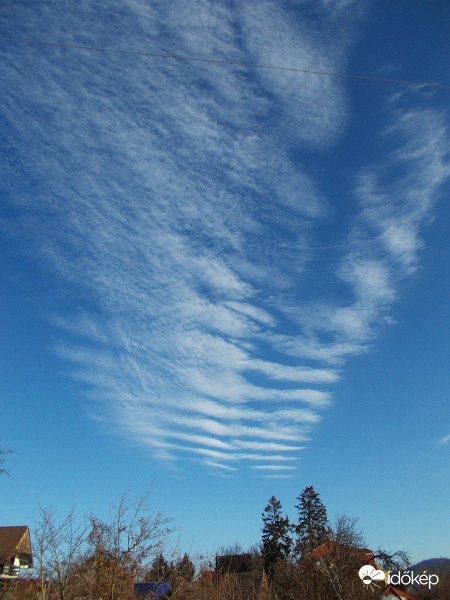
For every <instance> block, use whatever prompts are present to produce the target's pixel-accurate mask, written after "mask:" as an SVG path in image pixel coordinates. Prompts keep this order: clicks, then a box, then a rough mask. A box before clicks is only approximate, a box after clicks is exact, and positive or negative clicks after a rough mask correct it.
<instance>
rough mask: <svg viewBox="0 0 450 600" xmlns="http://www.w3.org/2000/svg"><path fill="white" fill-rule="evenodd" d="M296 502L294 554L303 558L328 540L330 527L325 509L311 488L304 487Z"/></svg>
mask: <svg viewBox="0 0 450 600" xmlns="http://www.w3.org/2000/svg"><path fill="white" fill-rule="evenodd" d="M297 500H298V501H299V503H298V504H296V505H295V508H296V509H297V510H298V523H297V525H296V526H294V531H295V534H296V540H295V547H294V553H295V554H296V555H298V556H304V555H305V554H307V553H308V552H312V551H313V550H314V549H315V548H317V546H320V545H321V544H323V543H324V542H326V541H327V539H329V538H330V526H329V524H328V517H327V509H326V508H325V505H324V504H323V502H322V500H321V499H320V497H319V494H318V493H317V492H316V491H315V490H314V487H313V486H309V487H306V488H305V489H304V490H303V492H302V493H301V494H300V495H299V496H298V497H297Z"/></svg>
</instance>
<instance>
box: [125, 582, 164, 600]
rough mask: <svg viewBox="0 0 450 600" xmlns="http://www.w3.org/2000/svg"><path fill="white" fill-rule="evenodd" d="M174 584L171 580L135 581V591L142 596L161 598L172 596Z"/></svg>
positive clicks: (157, 599) (154, 599) (156, 599)
mask: <svg viewBox="0 0 450 600" xmlns="http://www.w3.org/2000/svg"><path fill="white" fill-rule="evenodd" d="M171 589H172V584H171V583H170V581H150V582H149V583H135V584H134V593H135V594H136V595H137V596H139V597H140V598H152V599H153V600H159V599H160V598H164V597H167V596H170V592H171Z"/></svg>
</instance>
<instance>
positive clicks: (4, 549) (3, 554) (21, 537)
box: [0, 525, 33, 566]
mask: <svg viewBox="0 0 450 600" xmlns="http://www.w3.org/2000/svg"><path fill="white" fill-rule="evenodd" d="M13 556H18V557H19V558H20V561H21V562H23V563H26V564H27V565H28V566H32V565H33V556H32V552H31V540H30V530H29V529H28V527H27V526H26V525H11V526H7V527H0V562H3V561H10V560H11V558H12V557H13Z"/></svg>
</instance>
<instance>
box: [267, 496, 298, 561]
mask: <svg viewBox="0 0 450 600" xmlns="http://www.w3.org/2000/svg"><path fill="white" fill-rule="evenodd" d="M281 511H282V507H281V502H280V501H279V500H277V499H276V498H275V496H272V497H271V498H270V500H269V503H268V504H267V506H266V508H265V509H264V512H263V513H262V515H261V516H262V520H263V522H264V527H263V530H262V532H263V535H262V544H263V550H262V555H263V567H264V570H265V571H266V572H267V573H270V572H271V571H273V569H274V568H275V567H276V566H277V565H278V564H279V563H280V562H282V561H283V560H285V559H286V558H288V556H289V555H290V552H291V548H292V538H291V537H290V536H289V533H290V530H291V526H290V524H289V519H288V517H287V516H286V517H283V515H282V513H281Z"/></svg>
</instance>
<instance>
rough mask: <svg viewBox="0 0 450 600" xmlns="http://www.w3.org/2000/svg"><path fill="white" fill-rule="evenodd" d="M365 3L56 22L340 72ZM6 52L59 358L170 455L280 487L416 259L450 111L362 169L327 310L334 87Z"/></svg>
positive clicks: (109, 419)
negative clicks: (334, 387)
mask: <svg viewBox="0 0 450 600" xmlns="http://www.w3.org/2000/svg"><path fill="white" fill-rule="evenodd" d="M363 4H364V3H360V2H358V3H356V4H355V3H351V2H346V3H335V2H330V1H329V2H325V1H324V2H321V3H317V10H320V11H321V16H322V18H321V21H320V22H321V25H320V28H316V29H314V30H313V29H311V28H308V27H307V25H308V19H307V17H306V16H304V17H303V16H302V13H301V10H300V9H299V8H298V7H297V8H295V10H296V11H297V12H296V18H295V19H292V18H290V15H289V11H287V10H286V9H283V8H282V7H280V6H279V4H278V3H276V2H268V1H267V2H266V1H265V2H262V3H259V4H258V7H257V8H256V7H252V5H250V4H248V5H245V6H242V7H240V8H239V9H236V10H232V9H231V8H230V7H229V6H228V5H227V4H226V3H220V2H214V3H210V2H206V1H204V2H199V3H197V4H196V10H195V11H193V9H192V7H190V6H189V5H188V4H186V3H181V2H172V3H169V4H167V3H163V2H152V3H150V5H149V3H147V2H144V1H135V2H131V3H127V7H126V9H124V10H125V15H124V17H123V19H122V21H121V28H120V31H121V34H120V35H119V37H115V36H116V34H117V29H116V28H115V27H114V18H115V17H114V15H112V16H110V17H109V19H108V18H106V16H105V15H104V14H103V12H102V10H103V9H102V8H101V7H96V8H95V7H94V8H92V7H91V9H89V10H91V12H89V10H88V12H86V13H84V12H82V11H81V12H80V11H73V12H71V11H69V12H67V11H65V12H64V18H63V19H62V16H61V14H60V12H59V11H60V8H58V3H56V2H48V6H49V7H50V9H51V10H50V12H52V14H54V15H55V29H54V31H53V35H54V36H56V37H55V38H54V39H55V41H58V40H60V39H63V41H64V42H67V43H68V42H73V43H85V44H87V45H96V46H101V45H103V46H105V47H111V46H116V47H117V46H121V45H122V46H123V47H125V46H127V47H128V46H129V43H130V42H129V40H133V44H134V47H135V48H136V49H141V48H142V49H143V50H148V49H149V44H151V46H152V47H151V50H154V51H160V52H166V53H170V54H180V55H194V56H209V57H213V58H217V59H222V58H224V59H225V58H226V59H231V60H239V61H242V62H256V63H264V64H274V65H276V64H283V65H292V66H294V67H298V68H314V69H317V70H338V71H339V70H342V69H340V66H341V65H342V64H343V63H344V62H345V59H346V56H347V53H348V51H349V48H350V47H351V43H352V33H351V32H352V30H353V25H354V24H355V23H357V20H358V18H359V16H360V15H359V13H358V11H360V10H363V9H362V8H361V6H362V5H363ZM357 7H360V8H358V9H357ZM291 9H292V10H294V7H291ZM58 16H59V18H56V17H58ZM19 17H20V19H21V22H22V24H21V26H23V27H24V31H26V33H27V35H29V37H31V38H33V37H35V38H45V37H46V35H45V31H46V30H45V28H44V23H43V20H42V17H40V16H39V15H38V14H37V13H36V11H35V9H34V8H33V7H32V6H30V7H26V6H22V7H20V9H18V13H17V18H19ZM349 19H350V21H349ZM111 20H112V21H111ZM100 21H102V23H103V24H104V26H103V27H100V25H99V23H100ZM86 22H89V25H90V27H89V28H88V29H86V28H85V27H84V25H85V23H86ZM337 23H340V27H339V28H338V29H337V30H336V24H337ZM345 23H347V25H345ZM352 24H353V25H352ZM68 31H70V33H67V32H68ZM87 31H89V32H90V33H87ZM335 31H338V33H334V32H335ZM111 32H114V35H113V34H112V33H111ZM67 35H69V37H70V39H68V38H67ZM121 36H123V37H121ZM94 39H95V44H94V43H93V42H92V40H94ZM0 51H2V52H4V49H2V48H0ZM14 52H15V53H16V54H15V57H16V59H17V60H20V64H21V69H20V70H19V69H18V68H17V60H14V61H11V60H8V57H7V56H4V58H5V60H4V65H5V69H4V71H5V78H6V80H7V81H8V84H9V89H11V90H14V94H15V95H14V97H11V98H10V99H9V100H7V101H6V102H5V105H4V108H3V111H4V113H5V115H6V117H7V121H8V124H9V125H8V129H7V131H6V137H7V139H8V143H9V144H10V145H11V147H13V148H14V152H13V154H12V156H13V157H14V160H15V161H16V164H17V165H19V166H21V168H22V169H23V171H24V173H25V175H24V177H23V179H22V180H21V181H20V182H17V181H15V182H10V183H8V182H9V181H10V180H9V179H8V177H7V175H9V174H10V171H9V170H7V169H10V168H11V165H8V164H6V163H4V165H3V173H2V175H4V177H3V181H4V183H3V186H4V187H5V189H6V192H7V196H9V197H10V198H11V200H10V204H11V206H12V207H13V209H14V211H15V221H14V224H13V226H12V229H14V230H15V231H16V235H17V236H18V237H20V239H21V241H22V244H23V246H24V247H25V253H28V255H30V254H33V255H34V257H35V258H36V260H37V261H38V263H39V264H40V266H42V267H43V268H44V269H45V270H46V272H47V273H48V272H50V273H51V275H52V277H56V278H57V283H58V287H59V288H60V292H59V297H58V298H57V299H56V300H55V301H54V307H52V309H50V310H49V312H53V313H54V315H56V316H53V317H52V318H53V320H54V323H56V324H57V325H58V327H59V328H60V331H61V332H62V337H63V339H62V340H61V342H60V343H58V344H56V345H55V351H56V352H57V353H58V354H59V356H60V357H62V358H63V359H64V360H65V361H66V362H67V364H68V365H69V367H68V370H69V374H70V375H71V376H72V377H74V378H76V379H77V380H79V381H81V382H83V383H84V384H86V386H87V387H88V390H89V396H90V397H91V398H92V401H93V405H92V407H91V412H92V413H93V414H94V415H95V417H96V418H97V419H99V420H101V421H102V422H104V423H106V424H108V425H109V426H111V427H113V428H114V429H115V430H116V431H118V432H119V433H121V434H122V435H125V436H126V437H127V438H128V439H131V440H133V441H137V442H138V443H139V444H145V445H147V446H149V447H151V448H152V450H153V451H154V452H155V453H156V454H157V455H158V456H161V457H163V458H166V459H170V458H178V457H180V456H190V457H191V458H193V459H196V460H198V461H200V462H201V463H202V464H204V465H205V466H207V467H211V468H212V467H215V468H216V469H217V470H218V471H224V472H227V471H229V472H232V471H234V470H235V469H237V468H238V465H239V466H242V465H244V466H247V467H254V468H252V472H255V473H256V472H257V473H260V472H261V473H262V474H263V475H264V476H267V477H272V476H276V477H284V476H289V475H287V474H284V473H283V472H284V471H289V472H290V471H292V470H293V469H294V468H295V464H296V461H297V460H298V458H299V453H300V452H301V450H302V449H303V448H304V443H305V442H307V441H308V439H309V437H310V435H311V429H312V428H313V426H314V425H315V424H316V423H318V422H319V420H320V418H321V411H322V410H324V409H325V408H326V407H327V406H328V405H329V404H330V401H331V394H330V391H329V389H328V386H329V385H330V384H333V383H335V382H337V381H338V380H339V378H340V377H341V376H342V368H343V366H344V364H345V360H346V359H348V358H349V357H350V356H352V355H355V354H360V353H362V352H364V351H367V349H368V348H369V346H370V344H371V343H372V342H373V339H374V336H375V334H376V332H377V330H378V328H379V327H380V326H381V325H382V324H384V323H386V322H387V321H388V320H389V309H390V307H391V305H392V303H393V302H394V301H395V299H396V297H397V295H398V293H399V284H400V282H401V280H402V278H403V277H405V276H407V275H408V274H410V273H412V272H413V271H414V269H415V268H416V267H417V263H418V253H419V250H420V247H421V243H422V242H421V240H420V230H421V227H422V226H423V225H424V224H425V223H426V222H427V221H428V220H429V219H430V218H431V217H432V210H433V205H434V202H435V201H436V198H437V196H438V191H439V187H440V185H441V183H442V182H443V181H444V179H445V177H447V173H448V158H447V157H446V149H445V148H446V142H447V137H446V133H445V124H444V122H443V119H442V117H440V116H439V115H438V114H436V113H434V112H433V111H420V112H417V111H416V112H414V111H399V112H397V113H395V114H393V115H392V117H391V119H390V122H391V123H392V125H390V126H389V127H388V128H387V129H386V138H385V139H386V146H387V147H389V149H390V150H389V153H388V154H387V155H386V158H385V160H383V161H382V163H381V164H380V165H378V166H377V167H373V168H367V169H366V170H364V172H362V173H359V174H358V177H357V186H356V190H355V206H354V207H353V209H352V211H351V215H350V217H349V221H348V223H346V224H345V225H346V226H345V228H343V229H342V231H340V232H339V248H338V250H337V251H336V252H334V253H333V261H332V263H331V264H332V265H333V267H328V268H327V277H329V278H330V279H329V283H330V287H333V289H334V288H336V289H339V290H340V291H339V292H336V293H335V294H333V298H332V299H330V297H329V295H328V294H324V293H323V291H322V289H319V288H320V286H318V289H317V290H316V289H315V288H314V285H310V282H311V280H312V279H313V278H314V276H315V274H316V273H318V272H320V270H321V268H322V265H323V261H322V258H320V259H319V258H318V254H317V252H316V251H315V250H314V248H315V246H317V245H318V242H320V243H322V240H319V239H318V238H319V236H320V227H321V226H322V225H323V223H324V222H328V221H329V220H330V219H332V208H331V207H332V204H333V199H331V198H328V197H327V195H326V194H325V193H324V191H323V190H322V188H321V185H320V181H319V178H318V177H317V176H316V173H315V170H314V169H310V168H309V167H308V164H309V163H308V161H305V162H304V163H303V162H302V160H301V158H298V156H297V155H298V153H299V149H305V148H307V149H308V150H309V151H311V149H312V150H313V151H314V152H315V153H317V154H316V155H320V153H324V152H326V151H330V150H331V149H332V148H333V145H334V144H335V143H336V142H337V140H338V139H339V136H340V135H341V134H342V132H343V129H344V127H345V124H346V122H347V120H348V119H349V109H348V104H347V98H346V93H345V89H344V87H343V83H342V82H341V81H339V80H336V79H331V78H320V77H316V76H308V75H301V74H289V73H280V72H271V71H263V70H261V71H250V70H248V69H244V68H233V69H230V68H224V67H220V66H217V67H211V65H205V64H202V63H186V62H179V61H178V62H177V61H173V62H170V61H165V62H164V61H161V60H148V59H145V60H144V59H141V58H138V57H129V56H114V55H101V54H92V53H91V54H89V53H71V52H69V51H67V50H56V49H48V48H45V49H42V48H40V49H39V52H38V50H37V49H36V48H33V47H27V48H25V47H20V48H19V47H18V48H15V49H14ZM37 65H38V66H37ZM417 120H420V121H421V125H420V127H417V126H416V122H417ZM8 136H9V137H8ZM393 140H395V144H396V147H395V149H394V150H393V149H392V148H393V144H394V141H393ZM28 166H29V167H30V168H28ZM0 168H2V167H0ZM393 172H395V173H396V176H395V177H393V176H392V173H393ZM8 185H9V187H8ZM13 189H14V195H13V194H12V192H11V191H12V190H13ZM327 264H328V263H327ZM306 291H308V293H307V294H306ZM254 463H262V464H256V465H255V464H254ZM275 470H277V471H280V473H278V474H273V473H270V471H275ZM267 471H268V472H269V474H267V473H266V472H267Z"/></svg>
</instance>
